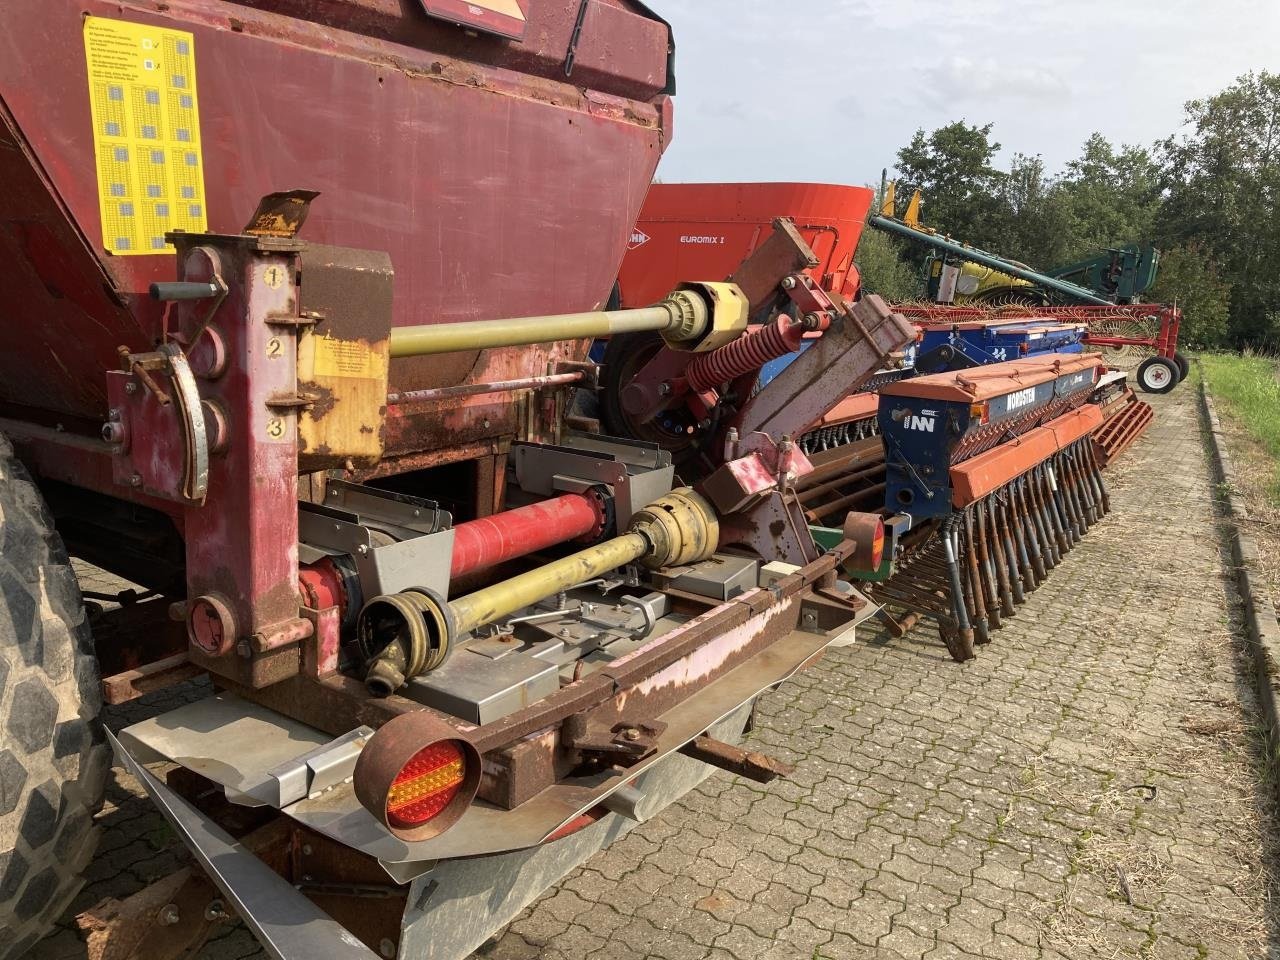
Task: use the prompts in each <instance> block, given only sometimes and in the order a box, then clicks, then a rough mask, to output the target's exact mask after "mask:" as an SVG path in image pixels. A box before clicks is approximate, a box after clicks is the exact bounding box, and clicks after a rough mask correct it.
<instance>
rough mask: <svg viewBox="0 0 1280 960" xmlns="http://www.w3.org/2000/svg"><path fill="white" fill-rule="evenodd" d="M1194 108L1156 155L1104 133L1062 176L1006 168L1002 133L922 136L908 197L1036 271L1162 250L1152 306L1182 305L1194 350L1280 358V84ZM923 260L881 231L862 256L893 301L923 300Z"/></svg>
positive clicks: (945, 227) (1035, 163)
mask: <svg viewBox="0 0 1280 960" xmlns="http://www.w3.org/2000/svg"><path fill="white" fill-rule="evenodd" d="M1185 111H1186V115H1185V118H1184V123H1183V126H1182V128H1181V130H1180V131H1178V132H1176V133H1174V134H1171V135H1170V136H1169V137H1167V138H1165V139H1163V140H1160V141H1158V142H1156V143H1155V144H1152V145H1151V146H1138V145H1129V144H1122V145H1119V146H1116V145H1114V144H1112V143H1110V142H1109V141H1108V140H1107V139H1106V138H1105V137H1103V136H1102V135H1101V134H1097V133H1095V134H1093V135H1092V136H1090V137H1089V139H1088V140H1086V141H1085V143H1084V146H1083V148H1082V150H1081V153H1080V156H1079V157H1077V158H1076V159H1074V160H1072V161H1071V162H1069V163H1068V164H1067V165H1066V168H1065V169H1064V170H1062V171H1060V172H1057V173H1051V172H1050V171H1048V170H1046V168H1045V164H1044V162H1043V160H1041V158H1040V157H1038V156H1027V155H1024V154H1015V155H1014V156H1013V158H1012V160H1011V161H1010V162H1009V164H1008V169H999V168H997V166H996V163H995V156H996V154H997V153H998V152H999V151H1000V149H1001V145H1000V144H999V143H997V142H996V141H995V140H994V139H993V138H992V131H993V126H992V125H991V124H985V125H982V126H978V125H974V124H969V123H965V122H963V121H958V122H955V123H951V124H947V125H946V126H943V127H939V128H938V129H936V130H934V131H933V132H932V133H928V134H926V133H925V131H924V130H920V131H918V132H917V133H916V134H915V136H914V137H913V138H912V140H911V142H910V143H909V144H907V145H906V146H905V147H903V148H902V149H901V150H899V151H898V156H897V164H896V172H897V176H898V182H899V192H898V196H899V199H900V200H901V199H902V198H904V196H905V194H906V193H908V192H909V191H910V190H911V189H914V188H917V187H918V188H920V189H921V190H922V191H923V194H924V206H923V217H922V219H923V221H924V222H925V223H926V224H927V225H928V226H931V227H934V228H935V229H938V230H940V231H941V232H943V233H946V234H949V235H950V236H952V237H953V238H955V239H958V240H963V241H964V242H966V243H969V244H972V245H974V246H978V247H982V248H983V249H986V250H989V251H991V252H994V253H998V254H1000V255H1002V256H1005V257H1010V258H1012V259H1014V260H1018V261H1021V262H1023V263H1026V264H1028V265H1030V266H1032V267H1033V268H1034V267H1041V268H1048V267H1051V266H1055V265H1059V264H1065V263H1070V262H1072V261H1075V260H1080V259H1084V258H1086V257H1088V256H1091V255H1093V254H1094V253H1096V252H1098V251H1100V250H1102V249H1104V248H1107V247H1116V246H1121V245H1124V244H1129V243H1138V244H1144V243H1154V244H1155V245H1156V246H1157V247H1159V248H1160V250H1161V262H1160V276H1159V279H1158V281H1157V284H1156V286H1155V287H1154V288H1153V289H1152V290H1151V291H1149V292H1148V293H1147V294H1146V296H1145V299H1148V300H1151V301H1156V302H1172V301H1177V303H1178V304H1179V305H1180V306H1181V307H1182V309H1183V318H1184V324H1183V342H1184V343H1185V344H1187V345H1188V346H1192V347H1202V348H1204V347H1210V348H1211V347H1235V348H1240V347H1245V346H1252V347H1255V348H1260V349H1267V350H1275V349H1277V348H1280V262H1278V260H1277V258H1278V257H1280V216H1277V212H1278V211H1277V206H1278V203H1277V201H1278V200H1280V74H1273V73H1269V72H1267V71H1265V70H1264V71H1262V72H1260V73H1247V74H1245V75H1243V76H1241V77H1240V78H1239V79H1237V80H1236V81H1235V82H1234V83H1233V84H1232V85H1231V86H1229V87H1227V88H1226V89H1225V90H1223V91H1221V92H1220V93H1218V94H1216V95H1214V96H1212V97H1208V98H1206V99H1202V100H1193V101H1191V102H1189V103H1187V104H1186V107H1185ZM904 188H905V190H904ZM922 259H923V253H922V251H921V250H920V249H919V248H915V249H913V248H912V245H909V244H904V243H901V242H899V241H897V240H895V239H893V238H890V237H888V236H886V235H884V234H881V233H878V232H876V231H873V230H868V231H867V232H866V233H864V235H863V240H862V243H861V245H860V246H859V249H858V264H859V267H860V268H861V269H862V272H863V276H864V283H865V285H866V287H867V289H869V290H872V291H873V292H878V293H881V294H883V295H885V296H887V297H889V298H891V299H909V298H911V297H913V296H915V295H917V293H918V286H919V285H918V275H919V271H918V268H919V264H920V262H921V261H922Z"/></svg>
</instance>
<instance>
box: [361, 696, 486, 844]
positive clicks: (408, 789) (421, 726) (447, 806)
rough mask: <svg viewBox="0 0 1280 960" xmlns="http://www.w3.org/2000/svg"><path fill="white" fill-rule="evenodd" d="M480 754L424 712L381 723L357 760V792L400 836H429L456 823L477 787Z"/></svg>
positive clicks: (426, 837)
mask: <svg viewBox="0 0 1280 960" xmlns="http://www.w3.org/2000/svg"><path fill="white" fill-rule="evenodd" d="M480 767H481V760H480V754H479V752H478V751H477V750H476V748H475V747H474V746H472V745H471V743H469V742H468V741H467V740H464V739H462V737H460V736H459V734H458V731H457V730H456V729H455V728H453V727H452V726H450V725H449V724H448V723H446V722H445V721H443V720H440V719H439V718H437V717H433V716H430V715H429V714H426V713H406V714H402V715H401V716H398V717H396V718H395V719H394V720H391V721H389V722H387V723H386V724H384V725H383V726H382V727H381V728H380V729H379V730H378V732H377V733H375V734H374V735H373V736H372V737H371V738H370V739H369V742H368V743H367V744H365V747H364V749H363V750H362V751H361V752H360V758H359V759H358V760H357V761H356V769H355V775H354V780H355V789H356V796H357V797H359V798H360V802H361V803H362V804H364V806H365V809H367V810H368V811H369V812H370V813H372V814H373V815H374V816H375V817H377V818H378V820H379V821H380V822H381V823H382V825H383V826H385V827H386V828H387V829H388V830H390V831H391V832H392V833H394V834H395V835H396V836H397V837H399V838H400V839H402V840H427V839H430V838H431V837H435V836H439V835H440V834H442V833H444V832H445V831H446V830H448V829H449V828H450V827H451V826H453V825H454V824H455V823H457V821H458V819H459V818H460V817H461V816H462V815H463V813H465V812H466V810H467V807H469V806H470V805H471V801H472V800H474V799H475V795H476V790H477V789H478V788H479V786H480Z"/></svg>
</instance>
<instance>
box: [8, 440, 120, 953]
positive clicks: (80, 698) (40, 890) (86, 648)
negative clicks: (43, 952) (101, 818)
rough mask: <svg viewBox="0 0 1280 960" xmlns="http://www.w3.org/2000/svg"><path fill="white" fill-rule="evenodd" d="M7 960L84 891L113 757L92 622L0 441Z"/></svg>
mask: <svg viewBox="0 0 1280 960" xmlns="http://www.w3.org/2000/svg"><path fill="white" fill-rule="evenodd" d="M0 548H2V549H0V958H2V960H10V958H16V957H20V956H23V955H24V954H26V952H27V951H28V950H29V949H30V947H31V946H32V944H34V943H35V942H36V941H37V940H39V939H40V938H42V937H43V936H44V935H45V934H47V933H48V932H49V930H50V929H51V928H52V926H53V924H54V922H55V921H56V920H57V919H58V917H59V916H60V915H61V914H62V912H63V910H65V909H66V907H67V904H68V903H69V902H70V901H71V898H72V897H74V896H75V895H76V893H77V892H78V891H79V890H80V887H81V886H82V885H83V883H84V878H83V876H82V874H83V871H84V868H85V866H86V865H87V864H88V862H89V859H90V857H92V855H93V850H94V847H95V846H96V845H97V836H96V831H95V830H94V828H93V814H94V812H95V811H96V810H97V809H98V808H99V807H100V806H101V805H102V795H103V789H104V787H105V785H106V776H107V769H108V767H109V760H110V754H109V751H108V749H107V746H106V744H105V743H104V742H103V737H102V732H101V729H100V726H99V723H98V710H99V707H100V705H101V693H100V690H99V685H98V668H97V663H96V661H95V659H94V655H93V642H92V638H91V636H90V633H89V622H88V620H87V619H86V617H85V611H84V603H83V601H82V599H81V596H80V586H79V584H78V583H77V581H76V575H75V572H74V571H73V570H72V569H71V562H70V560H69V559H68V558H67V551H66V548H65V547H64V546H63V545H62V539H61V538H60V537H59V536H58V534H57V533H56V532H55V531H54V529H53V520H52V518H51V517H50V516H49V511H48V509H47V508H46V507H45V504H44V500H43V499H42V498H41V496H40V492H39V491H38V490H37V489H36V486H35V484H34V483H32V482H31V478H30V477H29V476H28V475H27V471H26V469H25V468H24V467H23V466H22V465H21V464H20V463H18V461H17V459H16V458H15V457H14V455H13V448H12V447H11V446H10V444H9V441H8V440H7V439H5V437H4V436H3V435H0Z"/></svg>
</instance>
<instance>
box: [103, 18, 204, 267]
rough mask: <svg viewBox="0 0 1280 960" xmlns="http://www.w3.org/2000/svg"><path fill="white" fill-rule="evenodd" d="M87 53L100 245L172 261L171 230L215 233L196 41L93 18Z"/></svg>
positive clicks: (162, 30) (179, 32)
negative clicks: (202, 147)
mask: <svg viewBox="0 0 1280 960" xmlns="http://www.w3.org/2000/svg"><path fill="white" fill-rule="evenodd" d="M84 52H85V61H86V63H87V65H88V72H89V104H90V112H91V113H92V115H93V149H94V154H95V156H96V158H97V166H98V207H99V210H100V211H101V214H102V245H103V246H104V247H106V249H107V251H108V252H110V253H114V254H117V255H119V256H136V255H139V254H157V253H160V254H163V253H172V252H173V247H172V246H171V245H169V244H167V243H165V240H164V235H165V233H166V232H168V231H169V230H186V231H188V232H191V233H201V232H204V231H205V230H207V229H208V218H207V216H206V213H205V196H204V158H203V157H202V156H201V153H200V103H199V99H198V98H197V95H196V49H195V41H194V39H193V38H192V36H191V34H189V33H187V32H185V31H183V30H168V29H165V28H163V27H152V26H148V25H146V24H141V23H125V22H123V21H121V20H107V19H104V18H102V17H86V18H85V21H84Z"/></svg>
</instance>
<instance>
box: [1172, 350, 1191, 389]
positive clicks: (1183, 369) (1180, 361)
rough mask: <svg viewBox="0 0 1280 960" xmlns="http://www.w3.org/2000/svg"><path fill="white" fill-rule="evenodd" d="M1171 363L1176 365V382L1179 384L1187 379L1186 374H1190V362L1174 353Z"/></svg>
mask: <svg viewBox="0 0 1280 960" xmlns="http://www.w3.org/2000/svg"><path fill="white" fill-rule="evenodd" d="M1173 362H1174V363H1176V364H1177V365H1178V372H1179V374H1180V376H1179V377H1178V382H1179V383H1181V382H1182V381H1183V380H1185V379H1187V374H1189V373H1190V372H1191V362H1190V361H1189V360H1187V358H1186V357H1184V356H1183V355H1182V354H1180V353H1175V354H1174V355H1173Z"/></svg>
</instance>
